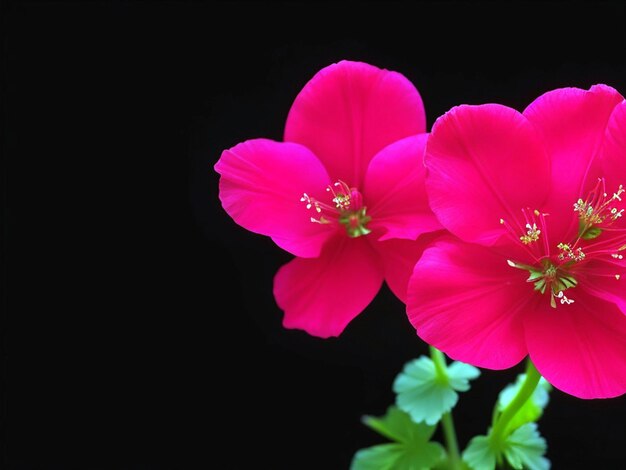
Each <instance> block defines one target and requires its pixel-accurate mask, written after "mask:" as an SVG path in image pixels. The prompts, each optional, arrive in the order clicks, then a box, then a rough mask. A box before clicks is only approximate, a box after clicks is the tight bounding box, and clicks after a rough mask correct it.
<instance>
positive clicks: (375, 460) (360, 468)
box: [350, 444, 404, 470]
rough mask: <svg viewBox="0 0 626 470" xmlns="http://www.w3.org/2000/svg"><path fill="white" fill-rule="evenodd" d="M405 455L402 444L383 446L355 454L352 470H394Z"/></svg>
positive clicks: (362, 450) (369, 448)
mask: <svg viewBox="0 0 626 470" xmlns="http://www.w3.org/2000/svg"><path fill="white" fill-rule="evenodd" d="M403 453H404V446H403V445H402V444H381V445H378V446H373V447H368V448H367V449H361V450H359V451H358V452H357V453H356V454H354V459H353V460H352V465H351V466H350V469H351V470H393V469H394V468H397V467H396V465H397V463H398V460H400V457H401V456H402V454H403Z"/></svg>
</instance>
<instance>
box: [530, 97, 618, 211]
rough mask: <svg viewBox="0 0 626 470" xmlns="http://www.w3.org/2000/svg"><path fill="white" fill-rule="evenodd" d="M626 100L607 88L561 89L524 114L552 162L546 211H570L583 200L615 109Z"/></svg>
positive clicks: (535, 103)
mask: <svg viewBox="0 0 626 470" xmlns="http://www.w3.org/2000/svg"><path fill="white" fill-rule="evenodd" d="M623 99H624V98H623V97H622V95H620V94H619V93H618V92H617V91H616V90H614V89H613V88H611V87H608V86H606V85H595V86H593V87H591V88H590V89H589V90H588V91H587V90H582V89H580V88H561V89H557V90H553V91H549V92H548V93H545V94H543V95H542V96H540V97H539V98H537V99H536V100H535V101H533V102H532V103H531V104H530V105H529V106H528V107H527V108H526V109H525V110H524V116H526V118H528V120H529V121H530V122H532V124H533V125H534V126H535V128H536V129H537V131H538V133H539V135H540V137H541V140H542V142H543V143H544V145H545V148H546V150H547V152H548V154H549V155H550V160H551V162H552V183H551V187H552V191H551V194H550V205H549V207H546V211H547V212H550V211H553V210H557V209H562V207H563V206H568V207H571V202H572V201H575V200H576V199H577V198H578V197H580V195H581V194H580V193H581V192H582V189H583V188H582V187H581V185H582V184H583V183H584V178H585V174H586V173H587V171H588V169H589V165H590V163H591V161H592V160H593V158H594V157H595V156H596V154H597V153H598V150H599V148H600V145H601V144H602V141H603V138H604V134H605V129H606V126H607V122H608V120H609V116H610V115H611V113H612V111H613V108H615V106H616V105H617V104H618V103H619V102H621V101H622V100H623Z"/></svg>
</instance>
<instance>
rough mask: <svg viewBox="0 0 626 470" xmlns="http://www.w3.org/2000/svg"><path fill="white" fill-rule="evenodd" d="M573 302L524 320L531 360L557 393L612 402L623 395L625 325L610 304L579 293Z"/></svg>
mask: <svg viewBox="0 0 626 470" xmlns="http://www.w3.org/2000/svg"><path fill="white" fill-rule="evenodd" d="M576 294H577V295H576V302H575V303H573V304H571V305H568V306H567V308H562V309H558V308H557V309H553V308H550V306H549V305H548V304H547V303H545V302H544V303H540V304H539V308H538V309H535V310H534V311H530V312H529V314H528V315H527V316H526V318H525V319H524V325H525V329H526V343H527V344H528V350H529V353H530V358H531V359H532V361H533V363H534V364H535V366H536V367H537V369H538V370H539V372H540V373H541V374H542V375H543V376H544V377H545V378H546V380H548V382H550V383H551V384H552V385H554V386H555V387H557V388H558V389H560V390H562V391H564V392H566V393H569V394H571V395H574V396H576V397H579V398H611V397H615V396H618V395H621V394H623V393H624V390H626V321H625V320H624V315H623V314H622V313H621V312H620V311H619V310H618V309H617V308H616V307H615V306H614V305H613V304H611V303H608V302H604V301H602V300H600V299H598V298H594V297H592V296H590V295H588V294H585V293H583V292H582V291H578V292H577V293H576Z"/></svg>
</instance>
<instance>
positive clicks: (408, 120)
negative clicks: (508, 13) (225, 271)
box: [215, 61, 626, 398]
mask: <svg viewBox="0 0 626 470" xmlns="http://www.w3.org/2000/svg"><path fill="white" fill-rule="evenodd" d="M425 131H426V127H425V114H424V109H423V105H422V100H421V98H420V96H419V94H418V92H417V90H416V89H415V88H414V87H413V85H412V84H411V83H410V82H409V81H408V80H407V79H406V78H404V77H403V76H402V75H400V74H397V73H395V72H388V71H385V70H380V69H378V68H376V67H373V66H370V65H367V64H363V63H355V62H345V61H344V62H340V63H338V64H334V65H331V66H330V67H327V68H325V69H323V70H321V71H320V72H319V73H318V74H317V75H316V76H315V77H314V78H313V79H312V80H311V81H310V82H309V83H308V84H307V85H306V86H305V87H304V89H303V90H302V91H301V92H300V94H299V95H298V97H297V98H296V100H295V102H294V104H293V106H292V108H291V111H290V112H289V116H288V118H287V124H286V129H285V142H274V141H270V140H265V139H257V140H250V141H246V142H244V143H242V144H239V145H237V146H235V147H233V148H231V149H229V150H226V151H224V153H223V154H222V156H221V158H220V160H219V162H218V163H217V164H216V166H215V168H216V170H217V172H218V173H220V175H221V179H220V198H221V200H222V203H223V206H224V208H225V210H226V211H227V212H228V214H229V215H230V216H231V217H232V218H233V219H234V220H235V221H236V222H237V223H238V224H240V225H241V226H243V227H244V228H247V229H248V230H251V231H253V232H256V233H260V234H263V235H267V236H270V237H271V238H272V239H273V240H274V242H275V243H276V244H277V245H279V246H280V247H281V248H283V249H285V250H287V251H289V252H290V253H292V254H294V255H295V256H296V258H295V259H294V260H293V261H291V262H289V263H288V264H286V265H285V266H283V267H282V268H281V269H280V270H279V272H278V273H277V275H276V277H275V279H274V295H275V298H276V301H277V303H278V305H279V306H280V307H281V308H282V309H283V310H284V311H285V317H284V325H285V326H286V327H288V328H300V329H304V330H306V331H307V332H309V333H310V334H313V335H316V336H321V337H328V336H336V335H338V334H340V333H341V332H342V331H343V329H344V328H345V327H346V325H347V324H348V323H349V322H350V320H352V319H353V318H354V317H355V316H356V315H358V314H359V313H360V312H361V311H362V310H363V309H364V308H365V307H366V306H367V305H368V304H369V303H370V301H371V300H372V299H373V298H374V296H375V295H376V294H377V292H378V290H379V289H380V286H381V284H382V282H383V280H385V281H386V282H387V284H388V285H389V287H390V288H391V289H392V291H393V292H394V293H395V294H396V295H397V296H398V297H399V298H400V299H401V300H403V301H404V302H406V304H407V312H408V315H409V319H410V321H411V323H412V324H413V325H414V326H415V328H416V330H417V333H418V335H419V336H420V337H421V338H422V339H424V340H425V341H426V342H428V343H429V344H432V345H433V346H435V347H437V348H439V349H441V350H443V351H444V352H446V353H447V354H448V355H449V356H450V357H452V358H453V359H456V360H460V361H463V362H467V363H470V364H474V365H477V366H480V367H485V368H490V369H504V368H508V367H511V366H513V365H515V364H517V363H518V362H520V361H521V360H522V359H523V358H524V357H525V356H527V355H530V358H531V359H532V361H533V363H534V364H535V365H536V367H537V368H538V370H539V371H540V372H541V373H542V375H544V376H545V377H546V379H547V380H548V381H550V382H551V383H552V384H553V385H555V386H556V387H557V388H560V389H561V390H563V391H565V392H567V393H570V394H572V395H575V396H579V397H582V398H596V397H612V396H617V395H621V394H623V393H624V392H626V316H625V314H626V290H625V289H624V284H623V282H626V279H625V280H624V281H623V282H620V278H621V277H622V275H623V274H625V273H623V271H624V267H625V260H624V258H623V254H622V253H626V226H625V225H624V217H622V214H623V209H622V207H625V208H626V201H625V205H623V204H622V198H623V197H624V198H626V194H624V187H623V186H622V185H623V184H626V104H625V102H624V99H623V97H622V96H621V95H619V94H618V93H617V92H616V91H615V90H613V89H612V88H609V87H606V86H595V87H593V88H591V90H589V91H584V90H580V89H575V88H569V89H560V90H555V91H552V92H549V93H547V94H545V95H543V96H541V97H540V98H538V99H537V100H536V101H535V102H533V103H532V104H531V105H530V106H529V107H528V108H527V109H526V110H525V111H524V112H523V113H519V112H517V111H515V110H513V109H510V108H507V107H505V106H500V105H494V104H490V105H483V106H459V107H457V108H454V109H452V110H451V111H450V112H448V113H446V114H445V115H444V116H442V117H441V118H439V119H438V120H437V122H436V123H435V125H434V127H433V130H432V133H431V134H430V135H428V134H426V133H425ZM444 229H445V231H444ZM446 231H447V232H446Z"/></svg>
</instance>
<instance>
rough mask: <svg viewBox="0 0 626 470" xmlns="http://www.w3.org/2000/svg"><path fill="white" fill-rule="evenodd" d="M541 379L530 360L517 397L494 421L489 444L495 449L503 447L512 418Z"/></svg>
mask: <svg viewBox="0 0 626 470" xmlns="http://www.w3.org/2000/svg"><path fill="white" fill-rule="evenodd" d="M539 379H541V374H540V373H539V371H538V370H537V369H536V367H535V366H534V364H533V363H532V361H531V360H530V359H528V363H527V365H526V378H525V379H524V383H523V384H522V386H521V388H520V389H519V391H518V392H517V395H515V397H514V398H513V400H511V402H510V403H509V404H508V405H507V406H506V408H504V410H503V411H502V413H500V414H499V415H497V418H496V419H495V420H494V424H493V429H492V431H491V442H492V443H493V444H494V445H495V446H496V447H497V448H501V447H502V446H503V445H504V440H505V439H506V437H507V436H506V431H507V428H508V425H509V423H510V422H511V420H512V419H513V417H514V416H515V415H516V414H517V412H518V411H519V410H520V408H521V407H522V406H524V403H526V402H527V401H528V399H529V398H530V397H531V396H532V395H533V393H534V391H535V389H536V388H537V385H538V384H539Z"/></svg>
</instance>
